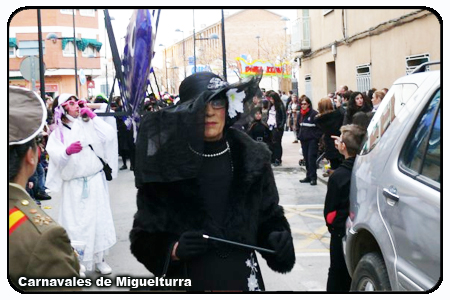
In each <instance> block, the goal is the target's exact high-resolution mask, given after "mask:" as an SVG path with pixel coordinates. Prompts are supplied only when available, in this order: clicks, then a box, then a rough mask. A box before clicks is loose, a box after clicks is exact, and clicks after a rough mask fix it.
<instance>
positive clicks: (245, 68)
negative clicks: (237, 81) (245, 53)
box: [236, 57, 292, 78]
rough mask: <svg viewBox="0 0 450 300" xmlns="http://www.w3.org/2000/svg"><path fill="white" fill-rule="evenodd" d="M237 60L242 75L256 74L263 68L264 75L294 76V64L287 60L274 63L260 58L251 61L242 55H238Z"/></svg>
mask: <svg viewBox="0 0 450 300" xmlns="http://www.w3.org/2000/svg"><path fill="white" fill-rule="evenodd" d="M236 60H237V62H238V64H237V65H238V69H239V73H240V75H241V77H247V76H251V75H256V74H258V72H259V71H260V70H261V69H262V70H263V76H267V77H269V76H276V77H283V78H291V77H292V66H291V65H290V63H289V62H286V61H285V62H282V63H280V64H273V63H271V62H270V61H263V60H260V59H257V60H254V61H252V62H251V63H249V62H248V61H246V60H245V59H243V58H242V57H237V58H236Z"/></svg>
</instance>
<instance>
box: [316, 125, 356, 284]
mask: <svg viewBox="0 0 450 300" xmlns="http://www.w3.org/2000/svg"><path fill="white" fill-rule="evenodd" d="M364 135H365V130H364V129H363V128H361V127H360V126H358V125H354V124H352V125H345V126H342V127H341V136H340V137H337V136H332V137H333V138H334V139H335V147H336V148H337V149H338V150H339V152H340V153H341V154H342V155H344V157H345V160H344V162H343V163H342V164H341V165H340V166H339V167H338V168H337V169H336V170H335V171H334V173H333V174H332V175H331V176H330V178H329V180H328V190H327V195H326V198H325V207H324V211H323V213H324V217H325V221H326V225H327V227H328V231H329V232H330V234H331V240H330V268H329V270H328V281H327V291H328V292H343V291H349V290H350V284H351V277H350V275H349V274H348V271H347V266H346V264H345V258H344V253H343V249H342V238H343V237H344V236H345V222H346V220H347V217H348V213H349V204H350V202H349V196H350V179H351V176H352V169H353V164H354V162H355V157H356V154H357V153H358V151H359V149H360V146H361V143H362V140H363V138H364Z"/></svg>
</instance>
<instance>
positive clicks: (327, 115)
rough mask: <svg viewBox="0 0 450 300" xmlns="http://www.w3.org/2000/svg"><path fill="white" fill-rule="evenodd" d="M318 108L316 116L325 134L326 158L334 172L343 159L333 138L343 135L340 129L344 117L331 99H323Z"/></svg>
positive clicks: (317, 122) (318, 124)
mask: <svg viewBox="0 0 450 300" xmlns="http://www.w3.org/2000/svg"><path fill="white" fill-rule="evenodd" d="M318 108H319V114H317V116H316V124H317V127H319V128H320V129H321V130H322V132H323V141H324V144H325V158H326V159H328V160H329V161H330V165H331V168H330V170H332V171H334V170H336V169H337V167H339V165H340V164H341V162H342V160H343V157H342V155H341V154H340V153H339V151H338V150H337V149H336V147H335V146H334V140H333V139H332V138H331V136H332V135H335V136H340V135H341V132H340V131H339V129H340V128H341V126H342V121H343V119H344V115H343V114H342V112H341V110H340V109H335V110H334V109H333V104H332V103H331V100H330V99H329V98H322V99H321V100H320V101H319V105H318ZM332 171H331V172H332Z"/></svg>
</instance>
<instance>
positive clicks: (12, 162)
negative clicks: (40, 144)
mask: <svg viewBox="0 0 450 300" xmlns="http://www.w3.org/2000/svg"><path fill="white" fill-rule="evenodd" d="M36 147H37V145H36V140H35V139H32V140H31V141H29V142H27V143H25V144H23V145H12V146H9V149H8V152H9V153H8V156H9V164H8V181H9V182H14V180H15V179H16V177H17V175H18V174H19V171H20V168H21V167H22V160H23V158H24V157H25V154H27V152H28V149H30V148H31V149H33V150H36Z"/></svg>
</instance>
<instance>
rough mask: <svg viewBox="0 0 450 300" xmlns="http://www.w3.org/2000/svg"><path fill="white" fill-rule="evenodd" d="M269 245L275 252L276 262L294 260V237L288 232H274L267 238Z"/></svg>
mask: <svg viewBox="0 0 450 300" xmlns="http://www.w3.org/2000/svg"><path fill="white" fill-rule="evenodd" d="M267 241H268V243H269V245H270V246H271V247H272V249H273V250H275V254H274V255H275V260H276V261H278V262H280V263H285V262H289V261H290V260H292V256H293V255H294V256H295V253H294V244H293V242H292V236H291V234H290V233H289V232H288V231H274V232H271V233H270V234H269V237H268V238H267Z"/></svg>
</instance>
